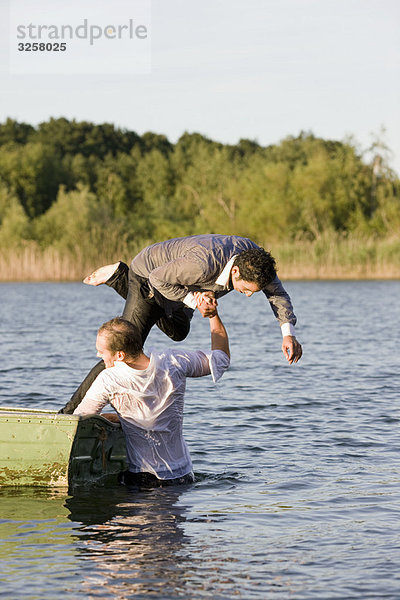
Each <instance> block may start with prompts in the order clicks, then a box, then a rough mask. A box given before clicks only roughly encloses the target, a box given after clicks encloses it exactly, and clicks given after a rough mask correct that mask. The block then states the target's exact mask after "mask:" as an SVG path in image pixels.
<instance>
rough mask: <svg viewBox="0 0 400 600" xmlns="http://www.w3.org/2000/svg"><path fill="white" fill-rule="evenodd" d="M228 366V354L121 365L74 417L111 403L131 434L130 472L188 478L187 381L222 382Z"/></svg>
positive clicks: (177, 354) (103, 376)
mask: <svg viewBox="0 0 400 600" xmlns="http://www.w3.org/2000/svg"><path fill="white" fill-rule="evenodd" d="M228 367H229V357H228V356H227V355H226V354H225V352H223V351H222V350H213V351H212V352H202V351H187V350H183V349H182V350H181V349H179V350H171V349H169V350H165V351H164V352H161V353H151V354H150V363H149V365H148V367H147V368H146V369H143V370H139V369H133V368H132V367H130V366H129V365H127V364H126V363H124V362H120V361H116V362H115V364H114V366H113V367H110V368H108V369H105V370H104V371H102V372H101V373H100V374H99V375H98V376H97V378H96V379H95V381H94V382H93V384H92V385H91V387H90V388H89V390H88V391H87V393H86V395H85V397H84V398H83V400H82V402H81V403H80V404H79V406H78V407H77V408H76V409H75V411H74V415H88V414H96V413H100V412H101V410H102V409H103V408H104V406H106V404H108V403H109V404H111V406H113V407H114V409H115V410H116V412H117V413H118V415H119V417H120V421H121V425H122V428H123V430H124V433H125V437H126V450H127V459H128V468H129V470H130V471H132V472H133V473H138V472H148V473H152V474H153V475H155V476H156V477H158V478H159V479H175V478H176V477H183V475H186V474H187V473H190V472H191V471H192V462H191V459H190V454H189V450H188V447H187V445H186V442H185V440H184V438H183V433H182V424H183V405H184V393H185V387H186V377H202V376H203V375H209V374H211V375H212V378H213V380H214V382H217V381H218V379H220V378H221V377H222V375H223V373H224V372H225V371H226V369H227V368H228Z"/></svg>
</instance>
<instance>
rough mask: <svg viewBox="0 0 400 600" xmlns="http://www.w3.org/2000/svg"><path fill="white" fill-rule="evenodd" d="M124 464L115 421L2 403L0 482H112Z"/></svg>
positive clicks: (124, 455) (122, 449)
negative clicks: (14, 406) (9, 405)
mask: <svg viewBox="0 0 400 600" xmlns="http://www.w3.org/2000/svg"><path fill="white" fill-rule="evenodd" d="M125 468H126V449H125V436H124V434H123V431H122V429H121V426H120V425H119V424H116V423H112V422H110V421H109V420H107V419H106V418H104V417H102V416H100V415H91V416H87V417H79V416H76V415H64V414H58V413H55V412H54V411H49V410H36V409H31V408H29V409H26V408H10V407H0V486H73V485H86V484H92V483H116V482H117V476H118V473H120V472H121V471H123V470H124V469H125Z"/></svg>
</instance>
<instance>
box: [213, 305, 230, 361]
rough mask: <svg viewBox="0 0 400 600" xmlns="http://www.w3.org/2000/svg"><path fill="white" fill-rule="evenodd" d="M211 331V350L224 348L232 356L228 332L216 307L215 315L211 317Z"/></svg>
mask: <svg viewBox="0 0 400 600" xmlns="http://www.w3.org/2000/svg"><path fill="white" fill-rule="evenodd" d="M209 321H210V332H211V350H222V351H223V352H225V354H227V355H228V356H229V358H230V356H231V355H230V352H229V339H228V333H227V331H226V329H225V326H224V324H223V322H222V321H221V319H220V318H219V315H218V313H217V309H215V315H214V316H213V317H209Z"/></svg>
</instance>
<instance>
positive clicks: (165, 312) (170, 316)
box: [59, 262, 194, 414]
mask: <svg viewBox="0 0 400 600" xmlns="http://www.w3.org/2000/svg"><path fill="white" fill-rule="evenodd" d="M106 285H108V286H109V287H111V288H112V289H114V290H115V291H116V292H117V293H118V294H119V295H120V296H122V297H123V298H124V299H125V300H126V302H125V308H124V312H123V313H122V316H123V317H124V319H127V320H128V321H130V322H131V323H133V324H134V325H135V326H136V327H137V328H138V330H139V332H140V335H141V337H142V344H144V342H145V340H146V338H147V336H148V335H149V333H150V330H151V328H152V327H153V326H154V325H157V327H158V328H159V329H161V331H163V332H164V333H165V334H166V335H167V336H168V337H169V338H171V339H172V340H174V341H176V342H180V341H182V340H184V339H185V338H186V337H187V335H188V333H189V331H190V321H191V319H192V317H193V313H194V311H193V310H192V309H191V308H189V307H187V306H186V305H184V304H183V303H182V302H172V301H168V300H167V299H166V298H163V297H162V296H160V295H158V294H157V292H156V293H155V294H154V291H152V290H151V289H150V287H149V282H148V280H147V279H145V278H143V277H139V275H136V273H134V272H133V271H132V269H130V268H128V265H126V264H125V263H123V262H120V264H119V266H118V268H117V270H116V271H115V273H114V274H113V275H112V276H111V277H110V279H109V280H108V281H107V282H106ZM104 368H105V366H104V362H103V361H102V360H101V361H100V362H98V363H97V364H96V365H95V366H94V367H93V369H92V370H91V371H90V373H89V374H88V375H87V376H86V377H85V379H84V380H83V382H82V383H81V385H80V386H79V387H78V389H77V390H76V391H75V392H74V394H73V395H72V396H71V399H70V401H69V402H67V404H66V405H65V406H64V407H63V408H62V409H61V410H60V411H59V412H60V413H61V412H62V413H65V414H72V413H73V412H74V410H75V408H76V407H77V406H78V404H80V402H81V401H82V399H83V397H84V396H85V394H86V392H87V391H88V389H89V388H90V386H91V385H92V383H93V381H94V380H95V379H96V377H97V375H98V374H99V373H101V371H102V370H103V369H104Z"/></svg>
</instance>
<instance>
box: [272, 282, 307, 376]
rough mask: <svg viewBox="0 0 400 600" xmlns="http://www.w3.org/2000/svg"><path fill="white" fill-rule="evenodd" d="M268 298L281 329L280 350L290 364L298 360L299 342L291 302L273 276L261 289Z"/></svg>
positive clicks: (300, 352)
mask: <svg viewBox="0 0 400 600" xmlns="http://www.w3.org/2000/svg"><path fill="white" fill-rule="evenodd" d="M263 292H264V294H265V295H266V297H267V298H268V300H269V303H270V305H271V308H272V310H273V312H274V315H275V317H276V318H277V320H278V322H279V325H280V326H281V331H282V337H283V340H282V352H283V354H284V356H285V358H286V360H287V361H288V363H289V364H290V365H291V364H292V363H296V362H297V361H298V360H300V358H301V355H302V348H301V344H300V343H299V342H298V341H297V339H296V337H295V336H296V332H295V327H294V326H295V324H296V317H295V314H294V312H293V306H292V302H291V300H290V297H289V294H288V293H287V292H286V290H285V288H284V287H283V285H282V283H281V281H280V280H279V278H278V277H275V279H274V280H273V281H271V283H270V284H268V286H267V287H266V288H265V289H263Z"/></svg>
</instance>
